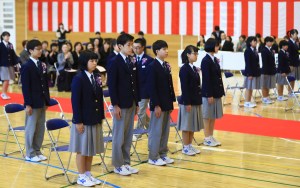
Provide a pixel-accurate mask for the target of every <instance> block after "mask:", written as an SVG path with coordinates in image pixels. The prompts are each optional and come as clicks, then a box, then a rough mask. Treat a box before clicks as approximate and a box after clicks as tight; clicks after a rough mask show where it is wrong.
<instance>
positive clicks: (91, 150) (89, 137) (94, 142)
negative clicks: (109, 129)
mask: <svg viewBox="0 0 300 188" xmlns="http://www.w3.org/2000/svg"><path fill="white" fill-rule="evenodd" d="M69 151H70V152H76V153H81V155H83V156H94V155H96V154H99V153H103V152H104V143H103V132H102V125H101V124H97V125H91V126H86V125H85V126H84V132H83V133H82V134H79V133H78V131H77V129H76V125H75V124H73V125H72V127H71V137H70V145H69Z"/></svg>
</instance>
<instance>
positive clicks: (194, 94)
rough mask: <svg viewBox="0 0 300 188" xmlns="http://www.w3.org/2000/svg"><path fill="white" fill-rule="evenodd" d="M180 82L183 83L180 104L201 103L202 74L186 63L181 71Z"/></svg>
mask: <svg viewBox="0 0 300 188" xmlns="http://www.w3.org/2000/svg"><path fill="white" fill-rule="evenodd" d="M179 77H180V84H181V93H182V95H181V98H180V99H181V100H180V101H178V102H179V104H183V105H201V104H202V96H201V84H200V75H199V73H198V72H195V71H194V69H193V68H192V67H191V66H190V65H189V64H188V63H185V64H184V65H183V66H182V67H181V68H180V71H179Z"/></svg>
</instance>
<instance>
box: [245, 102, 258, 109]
mask: <svg viewBox="0 0 300 188" xmlns="http://www.w3.org/2000/svg"><path fill="white" fill-rule="evenodd" d="M255 106H256V104H253V103H251V102H245V103H244V107H246V108H254V107H255Z"/></svg>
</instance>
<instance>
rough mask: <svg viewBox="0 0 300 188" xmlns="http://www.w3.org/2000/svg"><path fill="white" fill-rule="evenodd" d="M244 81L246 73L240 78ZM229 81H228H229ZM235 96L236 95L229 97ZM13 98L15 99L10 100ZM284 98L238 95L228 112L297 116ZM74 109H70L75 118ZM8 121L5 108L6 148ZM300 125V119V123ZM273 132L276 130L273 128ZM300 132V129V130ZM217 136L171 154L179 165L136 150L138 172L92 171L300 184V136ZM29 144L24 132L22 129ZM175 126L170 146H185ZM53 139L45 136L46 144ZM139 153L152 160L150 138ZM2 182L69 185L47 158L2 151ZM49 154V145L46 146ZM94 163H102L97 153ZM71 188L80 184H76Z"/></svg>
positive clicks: (118, 181) (111, 178)
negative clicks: (253, 99)
mask: <svg viewBox="0 0 300 188" xmlns="http://www.w3.org/2000/svg"><path fill="white" fill-rule="evenodd" d="M176 60H177V59H176V57H175V56H173V57H170V60H169V61H170V62H171V63H172V65H173V69H172V71H173V79H174V85H175V90H176V93H177V94H180V89H179V88H180V85H179V83H178V76H177V75H178V68H177V66H176ZM240 81H242V80H241V78H240ZM224 82H225V80H224ZM10 92H15V93H20V92H21V91H20V89H19V88H18V87H17V86H12V87H10ZM51 96H52V97H54V96H56V97H70V93H65V92H61V93H58V92H57V91H56V90H55V89H51ZM229 100H231V99H230V98H229ZM10 102H11V101H10ZM283 107H284V104H283V103H278V102H277V103H275V104H274V105H271V106H263V105H261V104H260V105H259V106H258V107H257V108H255V109H250V110H247V109H244V108H239V107H238V105H237V97H235V98H234V103H233V104H232V105H227V106H225V107H224V112H225V113H227V114H237V115H247V116H263V117H269V118H277V119H287V120H297V121H299V113H297V112H294V113H293V112H284V110H283ZM58 116H59V114H58V113H55V112H48V113H47V118H48V119H49V118H53V117H58ZM71 116H72V114H67V118H71ZM12 119H13V123H14V124H22V123H24V114H21V115H15V116H13V117H12ZM6 126H7V123H6V120H5V118H4V116H3V113H2V111H1V112H0V150H2V149H3V146H4V140H5V136H4V135H5V133H6V128H7V127H6ZM299 126H300V124H299ZM270 131H272V130H270ZM299 134H300V133H299ZM61 135H62V136H61V137H60V141H62V142H68V140H69V132H68V131H67V130H65V131H64V132H63V134H61ZM215 136H216V138H217V139H218V140H220V141H221V142H222V146H221V147H218V148H210V147H205V146H203V145H200V146H198V148H199V149H200V150H201V151H202V153H201V154H200V155H197V156H194V157H188V156H185V155H182V154H181V152H178V153H176V154H173V155H172V154H170V155H169V156H170V157H172V158H174V159H175V164H173V165H168V166H166V167H155V166H151V165H148V164H147V163H139V162H138V160H137V157H136V156H135V155H133V156H132V161H133V162H132V165H133V166H135V167H136V168H138V169H139V170H140V172H139V174H138V175H131V176H130V177H121V176H119V175H116V174H113V173H107V172H106V171H105V170H104V169H103V168H102V167H101V166H94V167H93V169H92V173H93V174H94V176H96V177H98V178H99V179H101V180H103V181H104V182H105V183H104V184H103V185H101V186H98V187H102V186H103V187H197V188H198V187H214V188H215V187H220V188H224V187H239V188H240V187H247V188H249V187H261V188H266V187H272V188H277V187H278V188H280V187H300V141H299V140H298V141H297V140H288V139H282V138H274V137H264V136H257V135H250V134H241V133H233V132H225V131H216V133H215ZM195 137H196V140H197V141H198V142H200V143H201V142H202V140H203V131H201V132H200V133H196V135H195ZM19 138H21V142H22V143H24V135H23V134H19ZM175 140H176V138H175V131H174V129H171V133H170V139H169V147H170V149H171V150H174V149H180V144H178V143H176V142H175ZM47 143H49V139H48V136H47V135H45V141H44V144H47ZM8 149H9V150H11V151H12V150H14V149H17V147H16V144H15V143H14V140H13V137H10V143H9V145H8ZM137 150H138V152H139V153H140V155H141V158H142V160H147V137H145V136H144V137H143V139H142V141H140V142H139V143H138V147H137ZM0 153H1V155H0V174H1V175H0V182H1V183H0V187H69V186H71V185H68V183H67V182H66V180H65V179H64V177H58V178H55V179H51V180H49V181H46V180H45V179H44V171H45V167H46V166H45V164H46V163H45V162H42V163H31V162H25V161H24V160H23V159H22V158H21V156H20V155H19V154H15V155H10V156H9V157H4V156H3V152H2V151H1V152H0ZM44 153H45V154H46V155H47V154H48V149H46V148H45V149H44ZM68 154H69V153H63V154H62V158H63V160H64V162H65V164H66V162H67V158H68ZM110 157H111V144H109V145H108V150H107V154H106V158H105V161H106V163H107V164H108V166H109V168H110V170H111V169H112V166H111V158H110ZM94 159H95V160H94V162H95V163H97V162H100V158H99V157H98V156H96V157H95V158H94ZM51 164H52V165H51V167H50V169H49V172H50V174H51V173H56V172H60V169H59V168H60V167H59V163H58V161H57V160H56V156H55V155H53V156H52V159H51ZM69 175H70V177H71V178H72V179H73V178H76V166H75V156H74V155H73V157H72V160H71V166H70V172H69ZM71 187H77V185H72V186H71Z"/></svg>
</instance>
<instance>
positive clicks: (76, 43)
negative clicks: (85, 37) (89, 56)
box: [74, 42, 83, 51]
mask: <svg viewBox="0 0 300 188" xmlns="http://www.w3.org/2000/svg"><path fill="white" fill-rule="evenodd" d="M77 45H80V46H81V51H82V50H83V45H82V44H81V42H75V44H74V51H75V50H76V46H77Z"/></svg>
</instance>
